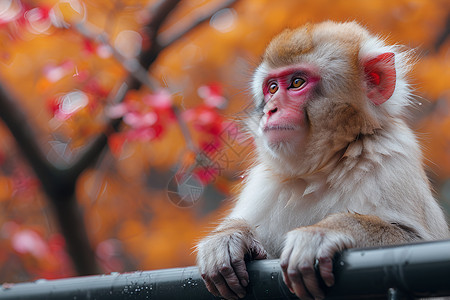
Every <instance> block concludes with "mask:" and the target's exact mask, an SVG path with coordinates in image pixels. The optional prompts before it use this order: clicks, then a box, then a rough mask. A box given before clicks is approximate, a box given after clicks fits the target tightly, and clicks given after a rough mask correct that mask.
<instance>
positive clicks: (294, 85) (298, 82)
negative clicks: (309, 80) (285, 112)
mask: <svg viewBox="0 0 450 300" xmlns="http://www.w3.org/2000/svg"><path fill="white" fill-rule="evenodd" d="M304 83H305V80H304V79H302V78H300V77H295V78H294V79H293V80H292V82H291V85H290V86H289V88H290V89H297V88H299V87H301V86H302V85H303V84H304Z"/></svg>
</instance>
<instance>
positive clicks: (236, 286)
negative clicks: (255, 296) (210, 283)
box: [216, 264, 246, 298]
mask: <svg viewBox="0 0 450 300" xmlns="http://www.w3.org/2000/svg"><path fill="white" fill-rule="evenodd" d="M219 272H220V274H221V275H222V276H221V277H223V279H225V282H224V283H226V285H227V288H228V290H231V291H232V293H233V294H235V295H238V296H239V298H244V297H245V294H246V291H245V289H244V287H242V285H241V283H240V282H239V279H238V277H237V276H236V273H235V272H234V269H233V267H232V266H230V265H226V264H224V265H223V266H222V267H221V268H220V269H219ZM216 286H217V285H216ZM217 288H218V289H219V291H220V288H219V287H217ZM222 295H223V294H222Z"/></svg>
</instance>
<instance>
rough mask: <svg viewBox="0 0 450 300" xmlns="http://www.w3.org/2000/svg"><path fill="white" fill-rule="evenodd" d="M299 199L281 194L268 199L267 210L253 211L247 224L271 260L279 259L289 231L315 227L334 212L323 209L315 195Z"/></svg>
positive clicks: (299, 197) (258, 209)
mask: <svg viewBox="0 0 450 300" xmlns="http://www.w3.org/2000/svg"><path fill="white" fill-rule="evenodd" d="M301 195H302V194H300V195H295V193H292V192H291V193H287V192H280V193H279V194H278V195H277V196H276V199H271V200H272V201H270V202H271V205H270V206H269V207H265V206H260V207H258V208H255V209H256V211H255V214H254V217H253V218H250V219H249V220H248V221H249V222H250V224H251V225H253V228H255V231H256V235H257V239H258V240H259V241H260V242H261V243H262V244H263V246H264V248H265V249H266V251H267V252H268V254H269V257H270V258H278V257H279V256H280V254H281V251H282V249H283V245H284V239H285V236H286V234H287V233H288V232H289V231H291V230H293V229H295V228H298V227H301V226H308V225H312V224H315V223H317V222H319V221H320V220H322V219H323V218H324V217H325V216H326V215H328V214H329V213H330V212H331V211H333V210H334V209H333V208H331V207H330V208H326V209H324V206H323V200H324V199H318V198H317V197H316V196H314V195H310V196H309V197H302V196H301ZM321 203H322V204H321Z"/></svg>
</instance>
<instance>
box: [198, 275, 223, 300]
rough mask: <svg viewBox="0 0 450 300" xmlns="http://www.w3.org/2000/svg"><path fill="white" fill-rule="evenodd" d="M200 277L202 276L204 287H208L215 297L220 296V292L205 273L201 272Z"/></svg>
mask: <svg viewBox="0 0 450 300" xmlns="http://www.w3.org/2000/svg"><path fill="white" fill-rule="evenodd" d="M202 278H203V282H204V283H205V285H206V288H207V289H208V291H209V292H210V293H211V294H213V295H214V296H216V297H220V293H219V291H218V290H217V288H216V286H215V285H214V283H213V282H212V281H211V280H210V279H209V278H208V277H207V276H206V274H202Z"/></svg>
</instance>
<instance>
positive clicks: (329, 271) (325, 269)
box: [319, 257, 334, 287]
mask: <svg viewBox="0 0 450 300" xmlns="http://www.w3.org/2000/svg"><path fill="white" fill-rule="evenodd" d="M319 273H320V277H322V279H323V281H324V282H325V284H326V285H327V286H328V287H331V286H333V285H334V274H333V260H332V259H331V258H329V257H320V258H319Z"/></svg>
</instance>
